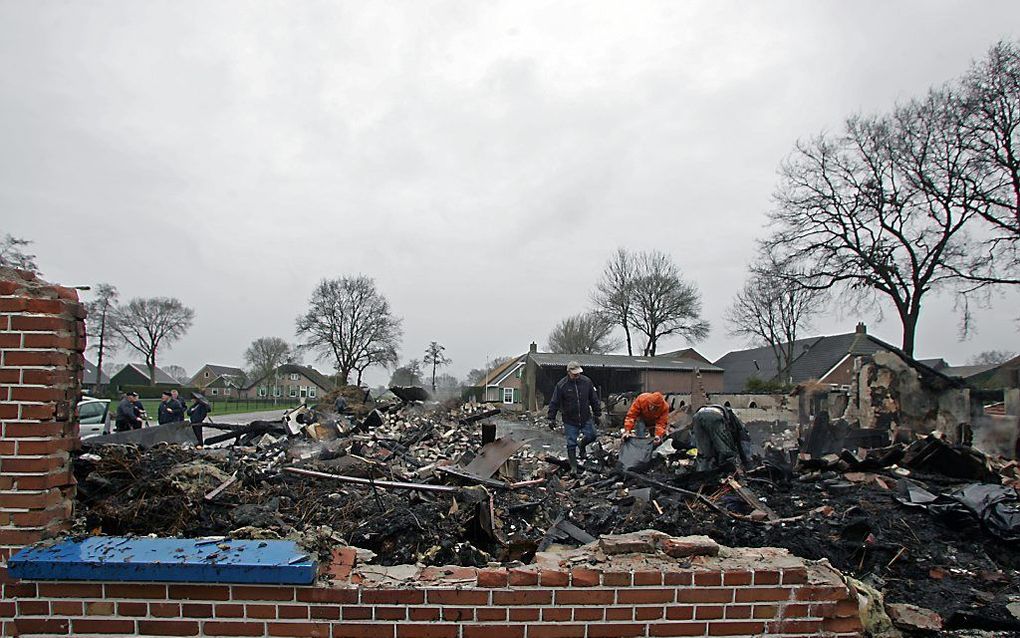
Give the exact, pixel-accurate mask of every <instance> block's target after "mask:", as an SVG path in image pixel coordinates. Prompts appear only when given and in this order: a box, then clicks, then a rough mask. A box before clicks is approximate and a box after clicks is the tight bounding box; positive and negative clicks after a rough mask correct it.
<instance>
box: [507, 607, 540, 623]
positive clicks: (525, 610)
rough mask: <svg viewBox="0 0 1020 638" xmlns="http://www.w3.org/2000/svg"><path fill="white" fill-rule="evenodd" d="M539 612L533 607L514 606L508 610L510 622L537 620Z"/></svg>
mask: <svg viewBox="0 0 1020 638" xmlns="http://www.w3.org/2000/svg"><path fill="white" fill-rule="evenodd" d="M540 614H541V612H540V610H538V609H535V608H534V607H514V608H513V609H510V610H509V612H508V616H509V618H510V622H528V621H531V620H538V618H539V616H540Z"/></svg>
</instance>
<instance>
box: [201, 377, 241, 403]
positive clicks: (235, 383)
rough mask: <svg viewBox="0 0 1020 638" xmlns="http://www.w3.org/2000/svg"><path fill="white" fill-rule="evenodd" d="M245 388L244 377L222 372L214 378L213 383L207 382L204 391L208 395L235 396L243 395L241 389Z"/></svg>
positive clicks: (217, 396)
mask: <svg viewBox="0 0 1020 638" xmlns="http://www.w3.org/2000/svg"><path fill="white" fill-rule="evenodd" d="M243 389H244V378H243V377H235V376H233V375H228V374H221V375H220V376H218V377H216V378H215V379H213V381H212V383H209V384H207V385H206V386H205V387H204V388H202V392H203V393H204V394H205V396H206V397H213V398H220V397H226V398H228V399H229V398H235V397H240V396H241V391H242V390H243Z"/></svg>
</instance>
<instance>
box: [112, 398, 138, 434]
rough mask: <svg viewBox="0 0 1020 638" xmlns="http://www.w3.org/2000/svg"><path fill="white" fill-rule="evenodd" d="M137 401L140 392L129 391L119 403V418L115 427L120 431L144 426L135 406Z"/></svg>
mask: <svg viewBox="0 0 1020 638" xmlns="http://www.w3.org/2000/svg"><path fill="white" fill-rule="evenodd" d="M136 401H138V394H137V393H135V392H128V393H127V394H125V395H124V398H123V399H121V400H120V403H119V404H118V405H117V420H116V426H115V428H116V430H117V431H118V432H126V431H127V430H137V429H139V428H141V427H142V418H141V417H140V416H138V412H137V410H136V408H135V402H136Z"/></svg>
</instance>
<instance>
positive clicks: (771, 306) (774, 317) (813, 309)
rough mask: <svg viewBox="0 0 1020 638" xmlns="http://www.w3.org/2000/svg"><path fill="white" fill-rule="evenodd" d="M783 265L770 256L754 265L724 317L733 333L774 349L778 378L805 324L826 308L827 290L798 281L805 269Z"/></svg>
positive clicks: (785, 369)
mask: <svg viewBox="0 0 1020 638" xmlns="http://www.w3.org/2000/svg"><path fill="white" fill-rule="evenodd" d="M782 268H783V267H782V266H781V265H779V264H777V263H775V262H774V261H773V260H772V259H770V258H769V257H768V256H765V257H762V258H761V259H760V260H759V261H758V263H756V264H754V265H752V266H751V269H750V270H751V272H750V276H749V277H748V279H747V281H746V282H745V283H744V287H743V289H741V290H740V291H739V292H737V294H736V296H735V297H734V299H733V305H731V306H730V307H729V308H728V309H727V310H726V313H725V315H724V319H725V321H726V323H728V324H729V326H730V334H731V335H734V336H741V337H745V338H746V339H747V340H748V341H749V342H750V343H752V344H760V345H766V346H768V347H769V348H770V349H771V350H772V354H773V355H774V356H775V358H776V370H777V372H778V378H779V379H780V380H781V381H784V382H785V380H786V379H787V378H788V376H789V371H790V365H791V364H792V363H793V347H794V346H793V344H794V342H795V341H796V340H797V335H798V333H799V331H800V330H801V329H802V328H808V327H810V323H811V317H812V316H814V315H816V314H818V313H820V312H821V311H822V310H823V308H824V301H825V300H824V297H825V294H826V293H825V291H822V290H813V289H810V288H802V287H801V286H800V285H799V284H798V283H797V282H798V281H799V280H800V279H802V278H803V276H804V273H803V272H798V271H794V270H791V269H789V267H787V268H788V269H787V270H785V271H784V270H783V269H782Z"/></svg>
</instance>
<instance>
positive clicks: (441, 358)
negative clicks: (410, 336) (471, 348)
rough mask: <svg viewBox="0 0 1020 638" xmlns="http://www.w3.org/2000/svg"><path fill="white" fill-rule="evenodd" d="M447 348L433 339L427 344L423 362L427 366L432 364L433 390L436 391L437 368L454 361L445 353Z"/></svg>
mask: <svg viewBox="0 0 1020 638" xmlns="http://www.w3.org/2000/svg"><path fill="white" fill-rule="evenodd" d="M444 350H446V348H445V347H444V346H441V345H439V343H438V342H436V341H433V342H431V343H430V344H429V345H427V346H425V358H424V359H422V362H423V363H424V364H425V365H427V366H432V391H433V392H435V391H436V368H438V367H440V366H448V365H450V364H451V363H453V360H452V359H450V358H449V357H447V356H446V355H444V354H443V351H444Z"/></svg>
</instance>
